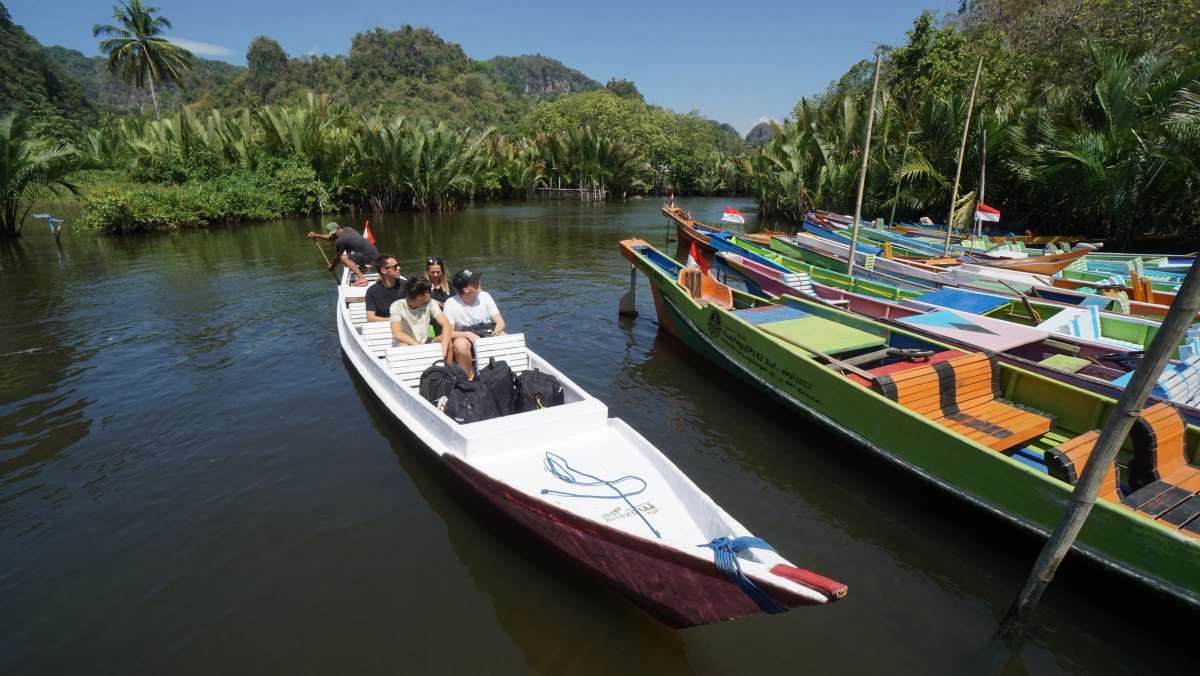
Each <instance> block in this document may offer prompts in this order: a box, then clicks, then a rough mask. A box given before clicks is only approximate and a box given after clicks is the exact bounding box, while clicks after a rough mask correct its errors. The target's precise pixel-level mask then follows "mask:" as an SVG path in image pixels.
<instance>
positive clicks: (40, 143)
mask: <svg viewBox="0 0 1200 676" xmlns="http://www.w3.org/2000/svg"><path fill="white" fill-rule="evenodd" d="M78 166H79V158H78V156H77V153H76V152H75V150H74V149H73V148H70V147H68V146H64V145H60V144H56V143H53V142H47V141H44V140H42V139H39V138H37V136H36V135H35V134H34V133H33V130H32V129H31V126H30V123H29V118H27V117H25V116H22V115H18V114H17V113H9V114H8V115H5V116H3V117H0V236H5V237H18V236H20V234H21V227H22V224H23V223H24V221H25V217H26V216H27V215H28V214H29V209H30V207H31V206H32V204H33V202H34V201H35V200H36V199H37V198H38V197H39V196H40V195H41V194H43V193H44V192H47V191H49V192H57V191H58V190H59V189H63V190H67V191H69V192H72V193H75V192H77V189H76V187H75V185H74V184H73V183H71V181H70V180H69V178H68V177H69V176H70V174H71V173H72V172H74V171H75V170H76V169H77V168H78Z"/></svg>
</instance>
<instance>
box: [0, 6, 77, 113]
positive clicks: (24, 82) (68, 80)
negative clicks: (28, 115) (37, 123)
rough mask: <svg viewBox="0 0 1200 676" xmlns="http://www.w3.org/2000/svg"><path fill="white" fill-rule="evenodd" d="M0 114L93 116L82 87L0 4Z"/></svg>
mask: <svg viewBox="0 0 1200 676" xmlns="http://www.w3.org/2000/svg"><path fill="white" fill-rule="evenodd" d="M0 72H2V73H3V74H4V76H3V77H0V115H2V114H4V113H7V112H10V111H13V110H24V111H31V112H39V113H40V112H43V111H52V112H57V113H58V114H60V115H63V116H66V117H68V118H71V119H73V120H76V121H86V120H89V119H91V118H93V117H94V116H95V110H93V108H92V106H91V104H89V103H88V99H87V98H86V97H85V96H84V91H83V88H82V87H81V86H80V85H79V83H78V82H77V81H76V80H75V79H73V78H72V77H71V76H70V75H68V74H67V73H66V72H65V71H64V69H63V68H61V67H60V66H59V65H58V64H57V63H56V62H55V60H54V59H53V58H50V57H49V56H48V55H47V54H46V53H45V52H44V51H43V50H42V46H41V45H39V44H38V42H37V40H34V39H33V38H32V37H30V36H29V34H28V33H26V32H25V31H24V29H22V28H21V27H20V26H18V25H16V24H14V23H13V21H12V17H10V16H9V14H8V9H7V8H5V7H4V5H3V4H0Z"/></svg>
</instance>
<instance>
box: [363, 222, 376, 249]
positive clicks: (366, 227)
mask: <svg viewBox="0 0 1200 676" xmlns="http://www.w3.org/2000/svg"><path fill="white" fill-rule="evenodd" d="M363 237H364V238H366V240H367V241H368V242H370V243H371V244H374V243H375V235H373V234H371V221H364V222H363Z"/></svg>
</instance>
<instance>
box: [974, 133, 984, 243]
mask: <svg viewBox="0 0 1200 676" xmlns="http://www.w3.org/2000/svg"><path fill="white" fill-rule="evenodd" d="M979 131H980V132H981V133H982V134H983V139H982V141H981V142H980V144H979V146H980V147H979V155H980V160H979V199H977V200H975V236H976V237H982V236H983V219H982V218H980V217H979V205H980V204H983V203H984V196H983V193H984V191H985V190H986V189H987V127H984V128H983V129H980V130H979Z"/></svg>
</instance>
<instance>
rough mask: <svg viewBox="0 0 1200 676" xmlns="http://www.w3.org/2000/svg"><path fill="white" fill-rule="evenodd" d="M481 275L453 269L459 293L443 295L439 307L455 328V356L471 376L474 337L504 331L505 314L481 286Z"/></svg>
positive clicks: (472, 375)
mask: <svg viewBox="0 0 1200 676" xmlns="http://www.w3.org/2000/svg"><path fill="white" fill-rule="evenodd" d="M482 276H483V275H481V274H479V273H475V272H471V271H470V270H459V271H458V272H456V273H454V279H453V281H452V282H451V286H453V287H454V290H455V291H456V292H457V294H458V295H455V296H452V297H450V298H448V299H446V304H445V306H444V307H443V309H442V312H443V313H444V314H445V315H446V317H447V318H448V319H449V320H450V324H452V325H453V328H454V343H453V344H454V360H455V361H456V362H458V365H459V366H461V367H462V368H463V370H464V371H466V372H467V377H468V378H472V379H473V378H474V377H475V369H474V354H473V352H474V344H475V341H476V340H477V339H478V338H479V337H480V336H502V335H504V317H503V316H501V315H500V309H499V308H497V307H496V301H494V300H492V295H491V294H490V293H488V292H487V291H484V290H482V289H481V288H480V285H479V280H480V278H481V277H482Z"/></svg>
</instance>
